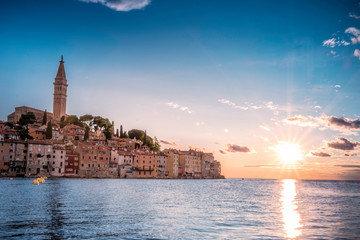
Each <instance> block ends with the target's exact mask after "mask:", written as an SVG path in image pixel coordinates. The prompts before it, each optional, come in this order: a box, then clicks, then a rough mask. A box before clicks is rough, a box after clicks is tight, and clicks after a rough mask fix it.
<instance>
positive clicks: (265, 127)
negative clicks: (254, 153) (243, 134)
mask: <svg viewBox="0 0 360 240" xmlns="http://www.w3.org/2000/svg"><path fill="white" fill-rule="evenodd" d="M259 128H261V129H264V130H265V131H268V132H269V131H271V129H270V128H269V127H267V126H264V125H260V126H259Z"/></svg>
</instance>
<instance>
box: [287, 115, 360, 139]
mask: <svg viewBox="0 0 360 240" xmlns="http://www.w3.org/2000/svg"><path fill="white" fill-rule="evenodd" d="M282 122H284V123H286V124H289V125H296V126H300V127H319V128H320V130H324V129H326V128H330V129H332V130H336V131H340V132H342V133H343V134H345V135H357V133H355V132H353V131H354V130H355V131H360V119H356V120H353V119H349V118H338V117H335V116H326V115H323V116H321V117H312V116H307V117H306V116H302V115H295V116H294V117H289V118H286V119H283V120H282Z"/></svg>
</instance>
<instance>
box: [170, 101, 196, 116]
mask: <svg viewBox="0 0 360 240" xmlns="http://www.w3.org/2000/svg"><path fill="white" fill-rule="evenodd" d="M165 104H166V105H168V106H169V107H171V108H174V109H179V110H180V111H183V112H187V113H189V114H191V113H192V111H191V110H190V109H189V107H186V106H180V105H179V104H177V103H174V102H167V103H165Z"/></svg>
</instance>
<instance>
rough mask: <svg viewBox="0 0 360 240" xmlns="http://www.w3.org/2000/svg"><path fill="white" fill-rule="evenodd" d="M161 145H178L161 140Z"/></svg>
mask: <svg viewBox="0 0 360 240" xmlns="http://www.w3.org/2000/svg"><path fill="white" fill-rule="evenodd" d="M160 143H163V144H165V145H171V146H177V144H176V143H175V142H169V141H166V140H160Z"/></svg>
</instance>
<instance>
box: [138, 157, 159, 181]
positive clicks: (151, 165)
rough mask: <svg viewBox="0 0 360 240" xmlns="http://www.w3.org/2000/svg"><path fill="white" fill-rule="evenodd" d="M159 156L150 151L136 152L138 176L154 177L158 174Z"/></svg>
mask: <svg viewBox="0 0 360 240" xmlns="http://www.w3.org/2000/svg"><path fill="white" fill-rule="evenodd" d="M156 162H157V156H156V155H155V154H153V153H150V152H140V151H139V152H136V153H135V164H136V167H135V169H136V178H153V177H155V176H156V173H157V169H156V166H157V164H156Z"/></svg>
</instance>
